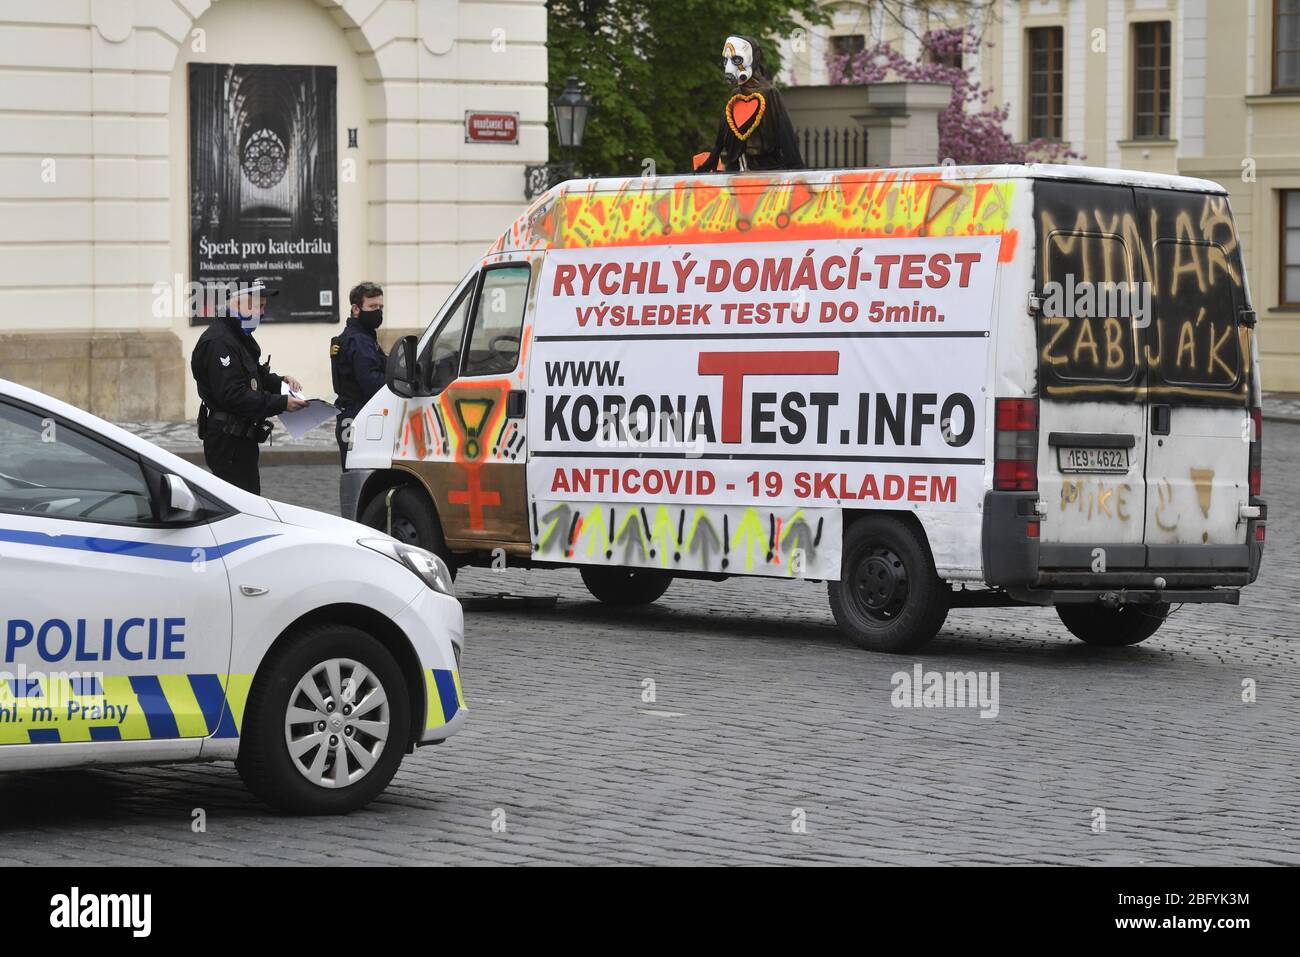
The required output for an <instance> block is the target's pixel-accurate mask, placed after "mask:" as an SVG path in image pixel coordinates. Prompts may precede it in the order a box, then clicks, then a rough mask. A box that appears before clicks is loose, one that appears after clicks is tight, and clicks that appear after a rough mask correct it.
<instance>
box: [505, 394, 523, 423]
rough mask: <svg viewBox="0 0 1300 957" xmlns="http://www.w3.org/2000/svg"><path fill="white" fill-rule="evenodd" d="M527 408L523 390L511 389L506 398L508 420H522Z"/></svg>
mask: <svg viewBox="0 0 1300 957" xmlns="http://www.w3.org/2000/svg"><path fill="white" fill-rule="evenodd" d="M525 408H526V394H525V392H524V390H523V389H511V390H510V393H509V394H508V395H507V396H506V418H507V419H522V418H523V417H524V409H525Z"/></svg>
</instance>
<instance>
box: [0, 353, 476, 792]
mask: <svg viewBox="0 0 1300 957" xmlns="http://www.w3.org/2000/svg"><path fill="white" fill-rule="evenodd" d="M463 644H464V638H463V620H462V616H461V608H460V603H459V602H458V601H456V599H455V597H454V596H453V592H452V582H451V573H450V572H449V571H448V570H447V568H446V567H445V566H444V565H443V563H442V561H441V560H440V559H438V558H437V557H436V556H434V555H432V554H430V553H428V552H426V551H424V550H423V549H419V548H416V547H414V546H411V545H407V544H403V543H401V542H397V541H394V540H393V539H391V538H389V537H388V536H385V535H380V534H378V533H377V532H375V531H374V530H372V529H369V528H365V527H363V526H361V525H357V524H355V523H353V522H349V521H345V520H343V519H340V518H335V517H333V516H331V515H325V514H324V513H322V512H314V511H311V510H310V509H305V508H298V507H297V506H293V505H285V504H284V503H282V502H272V501H268V500H267V499H265V498H262V497H261V496H259V495H252V494H250V493H248V492H245V491H243V490H241V489H239V488H236V487H235V486H233V485H230V484H228V483H226V482H224V481H222V480H221V479H218V478H216V477H215V476H213V475H211V474H209V473H208V472H206V471H204V470H203V469H201V468H199V467H198V466H195V465H191V464H189V463H188V462H186V461H184V460H183V459H181V458H178V457H177V456H175V455H172V454H171V453H169V452H166V451H164V450H163V449H160V448H158V447H157V446H154V445H152V444H150V443H148V442H146V441H144V440H142V439H140V438H137V437H136V436H134V435H132V434H130V433H129V432H126V431H124V430H122V429H120V428H117V427H116V426H114V425H112V424H110V423H108V422H104V421H102V420H101V419H98V418H96V417H95V416H93V415H89V414H87V413H85V412H82V411H81V410H79V409H76V408H73V407H72V406H70V405H67V404H66V403H63V402H59V401H57V400H56V399H52V398H50V397H49V396H46V395H42V394H40V393H39V392H34V391H33V390H31V389H27V388H24V387H22V386H19V385H16V384H15V383H12V382H6V381H5V380H3V379H0V652H2V653H3V658H2V659H0V771H19V770H30V769H35V768H57V767H72V766H77V765H95V764H115V763H133V764H156V763H165V762H173V761H218V760H233V761H235V762H236V763H237V765H238V768H239V772H240V774H241V775H242V776H243V778H244V780H245V782H246V783H247V784H248V786H249V788H250V789H251V790H252V791H253V792H254V793H255V794H257V795H258V796H259V797H261V798H262V799H263V800H265V801H267V802H268V803H270V804H273V805H275V806H276V807H279V808H282V809H285V810H289V811H294V812H298V813H343V812H346V811H351V810H353V809H355V808H358V807H360V806H362V805H363V804H365V803H366V802H368V801H370V800H371V799H372V798H374V797H375V796H376V795H378V794H379V793H380V792H381V791H383V790H384V788H385V787H387V785H388V782H389V781H390V780H391V779H392V777H393V774H394V773H395V772H396V771H397V767H398V764H399V763H400V762H401V760H402V755H403V754H404V753H406V752H408V751H409V750H411V749H412V748H413V747H415V746H416V745H421V744H435V743H438V742H441V741H444V740H446V739H447V738H448V737H450V736H451V735H452V734H454V733H455V732H456V731H457V730H458V729H459V728H460V727H461V725H462V724H463V723H464V721H465V716H466V713H467V711H466V708H465V699H464V694H463V692H462V690H461V685H460V674H459V663H460V658H461V650H462V646H463Z"/></svg>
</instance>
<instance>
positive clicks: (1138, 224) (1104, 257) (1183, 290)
mask: <svg viewBox="0 0 1300 957" xmlns="http://www.w3.org/2000/svg"><path fill="white" fill-rule="evenodd" d="M1035 196H1036V205H1037V211H1036V218H1037V226H1038V235H1039V247H1038V256H1037V263H1036V268H1037V271H1038V289H1039V290H1042V291H1046V290H1048V289H1051V288H1057V287H1064V288H1076V289H1077V288H1085V289H1086V288H1098V289H1111V288H1118V289H1124V290H1133V289H1136V290H1139V291H1141V292H1142V293H1143V296H1144V297H1145V296H1149V297H1150V303H1149V305H1147V303H1145V302H1141V301H1139V304H1140V306H1142V308H1130V307H1129V305H1128V303H1127V302H1126V301H1125V300H1124V298H1123V297H1110V298H1108V297H1105V296H1100V295H1098V296H1096V298H1095V300H1094V303H1093V306H1094V307H1093V308H1089V309H1083V310H1068V309H1063V308H1061V305H1062V302H1061V299H1062V298H1064V297H1047V298H1046V299H1044V301H1043V303H1042V309H1041V314H1040V316H1039V350H1040V351H1039V355H1040V372H1041V376H1042V389H1043V395H1044V397H1047V398H1079V399H1094V400H1102V401H1105V400H1114V401H1126V400H1129V399H1131V398H1133V397H1134V396H1137V395H1140V394H1143V393H1148V394H1151V395H1153V396H1157V395H1158V396H1176V397H1180V398H1183V399H1186V400H1188V401H1191V402H1198V403H1201V404H1225V405H1241V404H1242V403H1244V401H1245V397H1246V389H1247V383H1248V382H1249V380H1250V376H1249V374H1248V373H1249V371H1250V370H1249V366H1250V334H1251V333H1250V329H1249V327H1248V326H1246V325H1243V324H1241V323H1240V315H1241V312H1242V310H1243V309H1245V308H1246V307H1247V303H1246V293H1245V286H1244V282H1243V269H1242V265H1241V253H1240V249H1239V245H1238V240H1237V237H1236V233H1235V230H1234V229H1233V224H1232V217H1231V211H1230V209H1229V206H1228V199H1227V197H1225V196H1219V195H1211V194H1203V193H1188V192H1175V191H1172V190H1158V189H1129V188H1127V187H1116V186H1111V185H1097V184H1082V183H1052V182H1044V181H1040V182H1038V183H1037V184H1036V185H1035ZM1116 298H1118V302H1117V301H1116ZM1066 304H1067V305H1068V303H1066ZM1116 306H1118V308H1115V307H1116Z"/></svg>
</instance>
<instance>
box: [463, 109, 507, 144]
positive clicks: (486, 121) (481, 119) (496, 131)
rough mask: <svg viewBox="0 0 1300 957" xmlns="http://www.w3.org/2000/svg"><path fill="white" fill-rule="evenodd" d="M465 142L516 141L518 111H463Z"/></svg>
mask: <svg viewBox="0 0 1300 957" xmlns="http://www.w3.org/2000/svg"><path fill="white" fill-rule="evenodd" d="M465 142H466V143H518V142H519V114H518V113H479V112H476V111H474V110H466V111H465Z"/></svg>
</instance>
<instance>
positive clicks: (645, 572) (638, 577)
mask: <svg viewBox="0 0 1300 957" xmlns="http://www.w3.org/2000/svg"><path fill="white" fill-rule="evenodd" d="M581 571H582V583H583V584H584V585H586V586H587V591H589V592H591V594H592V596H593V597H595V598H597V599H599V600H600V601H603V602H604V603H605V604H607V605H649V604H650V603H651V602H654V601H657V600H658V599H659V598H660V597H661V596H662V595H663V593H664V592H666V591H667V590H668V586H669V585H671V584H672V583H673V576H672V575H669V574H668V573H667V572H661V571H658V570H656V569H653V568H606V567H605V566H603V565H583V566H582V568H581Z"/></svg>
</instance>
